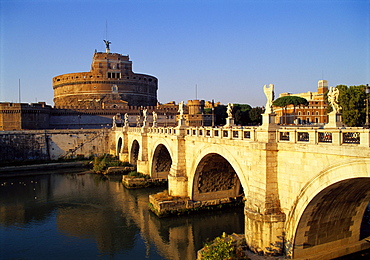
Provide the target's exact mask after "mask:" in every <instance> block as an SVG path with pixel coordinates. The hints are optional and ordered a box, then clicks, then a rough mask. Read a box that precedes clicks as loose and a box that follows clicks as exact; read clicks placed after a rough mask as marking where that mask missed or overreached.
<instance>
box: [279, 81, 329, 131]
mask: <svg viewBox="0 0 370 260" xmlns="http://www.w3.org/2000/svg"><path fill="white" fill-rule="evenodd" d="M327 91H328V81H326V80H319V81H318V86H317V92H311V91H308V92H305V93H298V94H291V93H282V94H280V95H279V97H285V96H298V97H302V98H305V99H307V101H308V103H309V105H308V106H300V107H296V108H294V107H293V105H291V106H288V107H287V108H286V110H285V109H284V108H281V107H274V111H275V113H276V114H277V116H276V123H280V124H307V123H309V124H310V123H313V124H326V123H327V122H328V116H327V103H326V101H325V93H326V92H327Z"/></svg>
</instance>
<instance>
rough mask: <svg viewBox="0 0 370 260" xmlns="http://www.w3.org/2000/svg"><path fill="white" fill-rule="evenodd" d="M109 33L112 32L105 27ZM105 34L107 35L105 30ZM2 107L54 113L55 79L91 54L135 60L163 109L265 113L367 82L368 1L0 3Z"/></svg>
mask: <svg viewBox="0 0 370 260" xmlns="http://www.w3.org/2000/svg"><path fill="white" fill-rule="evenodd" d="M106 24H107V25H108V26H107V27H106ZM106 28H107V30H106ZM0 31H1V32H0V41H1V42H0V65H1V67H0V101H2V102H5V101H13V102H18V79H21V101H22V102H29V103H30V102H35V101H36V100H37V101H46V102H47V103H48V104H50V105H53V89H52V84H51V79H52V78H53V77H54V76H57V75H60V74H65V73H71V72H81V71H89V70H90V65H91V61H92V56H93V53H94V50H95V49H97V50H98V51H105V46H104V42H103V39H105V38H106V35H107V36H108V39H109V40H110V41H111V42H112V44H111V51H112V52H117V53H122V54H129V55H130V59H131V60H132V61H133V70H134V72H137V73H145V74H150V75H154V76H156V77H157V78H158V83H159V90H158V100H159V101H160V102H162V103H165V102H169V101H172V100H174V101H176V102H180V101H182V100H185V101H186V100H189V99H195V98H196V91H195V89H196V86H197V89H198V91H197V97H198V99H205V100H212V99H214V100H215V101H221V102H222V103H228V102H232V103H247V104H250V105H252V106H263V105H264V104H265V100H266V99H265V96H264V94H263V85H264V84H270V83H273V84H275V94H276V95H278V94H280V93H283V92H291V93H301V92H307V91H316V89H317V81H318V80H320V79H326V80H328V81H329V85H330V86H336V85H339V84H345V85H360V84H367V83H370V65H369V63H370V54H369V53H370V0H333V1H331V0H322V1H318V0H317V1H315V0H307V1H305V0H301V1H300V0H295V1H293V0H292V1H279V0H271V1H264V0H260V1H248V0H245V1H241V0H239V1H237V0H212V1H211V0H208V1H205V0H194V1H190V0H189V1H188V0H171V1H170V0H156V1H149V0H147V1H144V0H131V1H109V0H107V1H88V0H85V1H82V0H63V1H62V0H39V1H32V0H29V1H26V0H24V1H20V0H8V1H7V0H0Z"/></svg>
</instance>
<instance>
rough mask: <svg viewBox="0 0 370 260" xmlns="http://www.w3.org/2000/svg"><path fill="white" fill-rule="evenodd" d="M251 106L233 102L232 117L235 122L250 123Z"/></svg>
mask: <svg viewBox="0 0 370 260" xmlns="http://www.w3.org/2000/svg"><path fill="white" fill-rule="evenodd" d="M251 109H252V107H251V106H250V105H248V104H234V106H233V111H232V113H233V117H234V120H235V124H237V125H247V124H249V123H250V118H249V111H250V110H251Z"/></svg>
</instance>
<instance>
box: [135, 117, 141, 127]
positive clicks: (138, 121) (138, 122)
mask: <svg viewBox="0 0 370 260" xmlns="http://www.w3.org/2000/svg"><path fill="white" fill-rule="evenodd" d="M140 120H141V117H140V115H138V116H137V117H136V127H140Z"/></svg>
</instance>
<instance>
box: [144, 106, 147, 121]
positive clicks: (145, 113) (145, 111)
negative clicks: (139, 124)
mask: <svg viewBox="0 0 370 260" xmlns="http://www.w3.org/2000/svg"><path fill="white" fill-rule="evenodd" d="M143 117H144V120H143V121H144V122H146V121H147V119H148V109H146V108H145V109H144V110H143Z"/></svg>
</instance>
